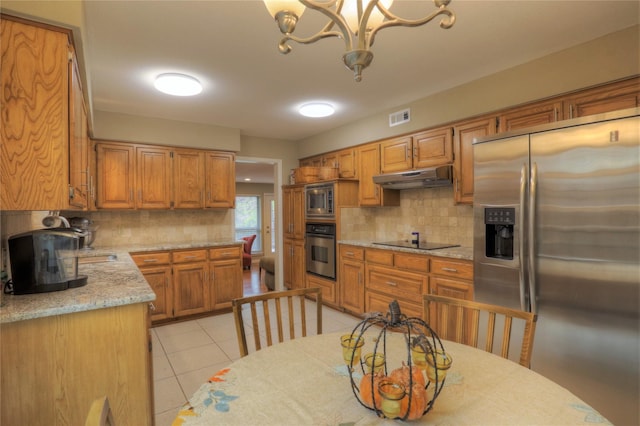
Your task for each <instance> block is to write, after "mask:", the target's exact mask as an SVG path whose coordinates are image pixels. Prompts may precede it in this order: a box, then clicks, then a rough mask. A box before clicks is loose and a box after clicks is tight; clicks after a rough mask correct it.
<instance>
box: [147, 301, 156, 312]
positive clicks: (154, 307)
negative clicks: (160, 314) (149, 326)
mask: <svg viewBox="0 0 640 426" xmlns="http://www.w3.org/2000/svg"><path fill="white" fill-rule="evenodd" d="M149 309H151V311H155V310H156V305H154V304H153V302H149Z"/></svg>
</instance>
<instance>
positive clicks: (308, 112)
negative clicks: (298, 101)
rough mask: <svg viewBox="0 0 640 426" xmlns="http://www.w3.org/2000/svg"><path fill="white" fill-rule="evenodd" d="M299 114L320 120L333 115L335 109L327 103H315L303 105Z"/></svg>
mask: <svg viewBox="0 0 640 426" xmlns="http://www.w3.org/2000/svg"><path fill="white" fill-rule="evenodd" d="M298 112H299V113H300V114H301V115H304V116H305V117H312V118H320V117H328V116H330V115H333V113H334V112H335V109H334V108H333V107H332V106H331V105H329V104H327V103H323V102H313V103H308V104H304V105H302V106H301V107H300V109H299V110H298Z"/></svg>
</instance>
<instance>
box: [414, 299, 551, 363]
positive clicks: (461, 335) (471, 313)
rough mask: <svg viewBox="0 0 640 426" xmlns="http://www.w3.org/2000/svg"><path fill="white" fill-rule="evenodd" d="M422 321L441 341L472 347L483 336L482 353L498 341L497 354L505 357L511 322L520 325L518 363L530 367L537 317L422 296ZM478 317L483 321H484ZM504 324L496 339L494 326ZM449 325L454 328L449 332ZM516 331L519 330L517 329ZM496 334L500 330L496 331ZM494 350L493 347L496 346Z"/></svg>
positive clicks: (493, 307)
mask: <svg viewBox="0 0 640 426" xmlns="http://www.w3.org/2000/svg"><path fill="white" fill-rule="evenodd" d="M423 301H424V320H425V321H427V322H428V323H429V324H430V325H431V327H432V328H433V329H434V330H435V332H436V333H437V334H438V335H439V336H440V337H441V338H443V339H447V340H453V341H455V342H457V343H463V344H466V345H470V346H473V347H479V346H478V343H479V342H478V339H479V336H480V334H481V333H484V335H485V337H486V338H485V339H484V350H485V351H487V352H493V346H494V341H495V340H496V338H498V339H501V340H500V345H499V347H500V352H499V355H500V356H501V357H503V358H507V359H508V357H509V348H510V343H511V339H512V334H513V325H514V322H513V321H514V319H517V320H521V321H522V322H523V323H524V328H523V333H522V337H521V339H522V340H521V342H520V357H519V363H520V364H521V365H523V366H525V367H527V368H530V365H531V352H532V351H533V340H534V336H535V329H536V322H537V319H538V317H537V315H536V314H534V313H531V312H524V311H520V310H517V309H511V308H506V307H504V306H498V305H491V304H488V303H480V302H474V301H471V300H464V299H457V298H453V297H446V296H439V295H435V294H427V295H424V296H423ZM482 318H486V321H485V320H484V319H482ZM498 318H499V319H500V321H504V326H503V327H502V333H501V334H500V335H498V336H496V324H497V322H498ZM451 323H453V324H454V326H455V329H454V330H453V331H450V326H451ZM519 330H520V329H519ZM498 333H500V331H498ZM496 348H497V346H496Z"/></svg>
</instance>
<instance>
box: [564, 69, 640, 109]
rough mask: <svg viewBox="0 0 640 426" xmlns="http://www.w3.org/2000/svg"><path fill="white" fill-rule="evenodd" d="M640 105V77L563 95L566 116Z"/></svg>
mask: <svg viewBox="0 0 640 426" xmlns="http://www.w3.org/2000/svg"><path fill="white" fill-rule="evenodd" d="M637 106H640V77H634V78H631V79H628V80H624V81H619V82H616V83H611V84H607V85H605V86H601V87H597V88H593V89H587V90H581V91H580V92H578V93H575V94H573V95H569V96H565V97H563V109H564V118H565V119H570V118H577V117H584V116H586V115H593V114H602V113H605V112H610V111H617V110H621V109H627V108H634V107H637Z"/></svg>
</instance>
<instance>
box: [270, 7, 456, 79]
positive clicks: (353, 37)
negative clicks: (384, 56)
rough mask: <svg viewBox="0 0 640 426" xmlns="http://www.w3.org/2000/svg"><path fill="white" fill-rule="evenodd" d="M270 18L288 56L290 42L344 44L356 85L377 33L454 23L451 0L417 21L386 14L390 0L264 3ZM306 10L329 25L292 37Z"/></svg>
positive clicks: (371, 58) (345, 62)
mask: <svg viewBox="0 0 640 426" xmlns="http://www.w3.org/2000/svg"><path fill="white" fill-rule="evenodd" d="M263 1H264V3H265V5H266V6H267V10H269V13H270V14H271V16H273V17H274V18H275V20H276V21H277V22H278V27H279V28H280V31H281V32H282V34H284V37H283V38H282V40H280V44H279V45H278V49H279V50H280V52H281V53H283V54H287V53H289V52H290V51H291V46H289V44H288V42H289V40H291V41H295V42H297V43H301V44H310V43H314V42H316V41H318V40H320V39H323V38H327V37H338V38H341V39H343V40H344V44H345V54H344V55H343V56H342V59H343V61H344V64H345V65H346V66H347V68H349V69H350V70H351V71H353V73H354V79H355V80H356V81H360V80H362V71H363V70H364V69H365V68H366V67H368V66H369V64H371V61H372V60H373V53H372V52H371V46H372V45H373V41H374V39H375V36H376V33H377V32H378V31H380V30H381V29H383V28H388V27H398V26H403V27H418V26H421V25H424V24H426V23H428V22H430V21H431V20H433V19H434V18H435V17H436V16H438V15H443V18H442V19H441V20H440V27H441V28H445V29H446V28H451V27H452V26H453V24H454V23H455V19H456V18H455V15H454V13H453V12H452V11H451V10H449V9H447V5H448V4H449V3H450V2H451V0H433V3H434V4H435V6H436V7H437V9H436V10H434V11H432V12H431V13H429V14H428V15H427V16H425V17H423V18H420V19H403V18H400V17H398V16H396V15H394V14H393V13H391V12H390V11H389V8H390V7H391V4H392V3H393V0H365V1H363V0H326V1H313V0H263ZM305 7H308V8H310V9H313V10H316V11H318V12H320V13H322V14H323V15H325V16H327V17H328V18H329V22H327V24H326V25H325V26H324V27H323V28H322V29H321V30H320V31H318V32H317V33H316V34H314V35H312V36H311V37H296V36H294V35H293V32H294V30H295V29H296V24H297V23H298V20H299V19H300V17H301V16H302V14H303V12H304V11H305Z"/></svg>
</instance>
